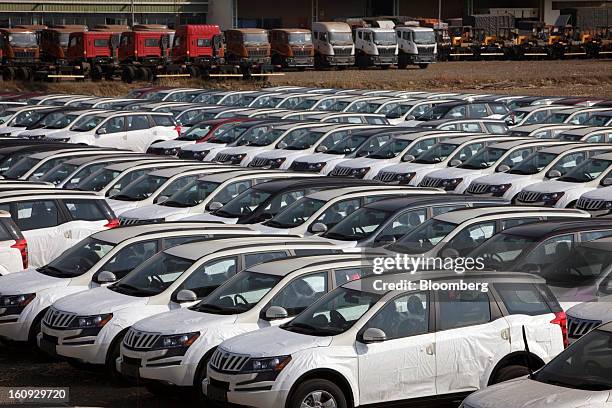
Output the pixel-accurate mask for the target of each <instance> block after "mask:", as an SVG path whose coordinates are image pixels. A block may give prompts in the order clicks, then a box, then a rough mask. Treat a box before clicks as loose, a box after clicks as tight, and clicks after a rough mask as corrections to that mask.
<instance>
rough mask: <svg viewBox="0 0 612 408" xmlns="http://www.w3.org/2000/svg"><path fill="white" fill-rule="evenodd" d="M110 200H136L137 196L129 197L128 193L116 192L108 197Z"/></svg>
mask: <svg viewBox="0 0 612 408" xmlns="http://www.w3.org/2000/svg"><path fill="white" fill-rule="evenodd" d="M109 198H110V199H111V200H120V201H136V200H138V198H136V197H131V196H129V195H126V194H117V195H114V196H112V197H109Z"/></svg>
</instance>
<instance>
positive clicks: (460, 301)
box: [437, 291, 491, 330]
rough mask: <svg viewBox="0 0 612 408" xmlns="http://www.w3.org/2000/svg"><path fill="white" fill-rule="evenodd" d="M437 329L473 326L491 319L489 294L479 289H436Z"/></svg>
mask: <svg viewBox="0 0 612 408" xmlns="http://www.w3.org/2000/svg"><path fill="white" fill-rule="evenodd" d="M437 293H438V304H439V307H440V315H439V316H438V319H437V327H438V328H439V330H449V329H456V328H459V327H466V326H475V325H478V324H485V323H488V322H490V321H491V307H490V305H489V296H488V295H487V294H486V293H483V292H480V291H438V292H437Z"/></svg>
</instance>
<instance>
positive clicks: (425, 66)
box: [419, 64, 429, 69]
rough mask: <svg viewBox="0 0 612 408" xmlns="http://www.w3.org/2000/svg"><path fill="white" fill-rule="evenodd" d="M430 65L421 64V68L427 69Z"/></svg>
mask: <svg viewBox="0 0 612 408" xmlns="http://www.w3.org/2000/svg"><path fill="white" fill-rule="evenodd" d="M428 66H429V64H419V68H421V69H427V67H428Z"/></svg>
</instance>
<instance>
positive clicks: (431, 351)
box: [425, 344, 436, 356]
mask: <svg viewBox="0 0 612 408" xmlns="http://www.w3.org/2000/svg"><path fill="white" fill-rule="evenodd" d="M425 352H426V353H427V354H428V355H430V356H433V355H434V354H436V345H435V344H430V345H428V346H427V347H426V348H425Z"/></svg>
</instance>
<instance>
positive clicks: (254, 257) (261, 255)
mask: <svg viewBox="0 0 612 408" xmlns="http://www.w3.org/2000/svg"><path fill="white" fill-rule="evenodd" d="M285 257H287V252H285V251H268V252H258V253H256V254H248V255H245V256H244V265H243V269H244V268H248V267H250V266H253V265H255V264H258V263H262V262H267V261H272V260H274V259H279V258H285Z"/></svg>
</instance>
